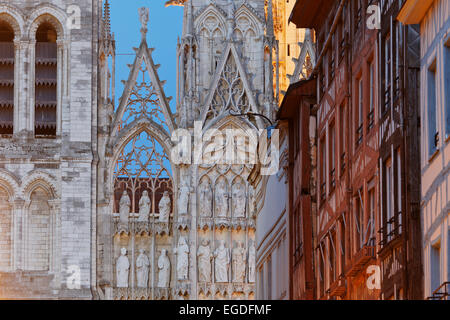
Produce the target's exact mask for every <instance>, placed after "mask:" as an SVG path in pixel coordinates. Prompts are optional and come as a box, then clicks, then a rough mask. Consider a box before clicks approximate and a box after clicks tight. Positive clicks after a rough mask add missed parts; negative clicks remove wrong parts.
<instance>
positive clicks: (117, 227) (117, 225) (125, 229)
mask: <svg viewBox="0 0 450 320" xmlns="http://www.w3.org/2000/svg"><path fill="white" fill-rule="evenodd" d="M113 224H114V233H115V234H121V233H125V234H129V233H130V228H129V224H128V223H126V224H125V223H122V222H120V217H119V214H118V213H114V214H113Z"/></svg>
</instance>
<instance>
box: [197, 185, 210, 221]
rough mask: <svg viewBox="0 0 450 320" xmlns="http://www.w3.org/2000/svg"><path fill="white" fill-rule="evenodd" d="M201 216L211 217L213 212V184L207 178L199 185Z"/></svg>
mask: <svg viewBox="0 0 450 320" xmlns="http://www.w3.org/2000/svg"><path fill="white" fill-rule="evenodd" d="M199 200H200V201H199V206H200V217H203V218H209V217H211V213H212V193H211V186H210V185H209V182H208V181H207V180H203V182H202V183H201V184H200V187H199Z"/></svg>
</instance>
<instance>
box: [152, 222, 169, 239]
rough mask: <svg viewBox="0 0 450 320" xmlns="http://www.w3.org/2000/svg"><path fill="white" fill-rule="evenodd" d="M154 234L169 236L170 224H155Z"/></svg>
mask: <svg viewBox="0 0 450 320" xmlns="http://www.w3.org/2000/svg"><path fill="white" fill-rule="evenodd" d="M154 227H155V234H156V235H159V236H163V235H164V234H166V235H168V236H169V235H170V223H169V222H155V225H154Z"/></svg>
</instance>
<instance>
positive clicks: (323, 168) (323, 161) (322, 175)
mask: <svg viewBox="0 0 450 320" xmlns="http://www.w3.org/2000/svg"><path fill="white" fill-rule="evenodd" d="M326 159H327V158H326V144H325V138H322V139H321V141H320V167H321V170H320V198H321V200H324V199H325V198H326V187H327V181H326V176H327V169H326V165H327V160H326Z"/></svg>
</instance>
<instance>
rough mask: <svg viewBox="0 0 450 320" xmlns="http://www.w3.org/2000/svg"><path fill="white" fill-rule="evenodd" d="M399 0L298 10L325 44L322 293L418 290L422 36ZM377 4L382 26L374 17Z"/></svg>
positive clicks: (351, 295)
mask: <svg viewBox="0 0 450 320" xmlns="http://www.w3.org/2000/svg"><path fill="white" fill-rule="evenodd" d="M401 2H402V1H388V0H383V1H380V2H378V1H373V0H339V1H328V0H321V1H319V0H318V1H306V0H298V1H297V3H296V5H295V7H294V11H293V12H292V15H291V21H292V22H294V23H295V24H296V25H297V27H299V28H311V29H314V31H315V39H316V49H317V54H318V56H317V63H316V65H315V68H314V70H313V76H312V77H311V78H310V79H314V80H315V81H316V84H317V88H316V92H317V100H316V106H315V107H314V108H313V109H312V110H314V111H315V114H316V124H315V125H316V129H315V130H316V133H315V134H316V135H317V138H316V145H317V148H316V149H312V150H310V151H312V152H315V155H314V154H313V156H312V159H317V166H316V168H315V169H316V170H314V172H315V176H313V177H311V181H313V182H314V183H310V187H311V188H315V190H314V191H310V194H312V195H316V197H314V196H312V197H311V199H312V201H313V205H312V206H311V208H312V212H311V216H312V219H313V223H312V225H311V228H312V229H311V232H312V238H313V248H312V250H313V257H314V258H313V268H314V277H315V281H314V282H315V284H314V288H315V293H314V298H315V299H403V298H409V299H414V298H421V293H420V292H421V286H422V276H421V261H422V260H421V248H420V218H419V197H420V193H419V190H420V189H419V188H420V171H419V170H420V169H419V163H420V161H419V158H418V157H419V148H418V147H419V146H418V143H419V139H418V124H419V121H420V120H419V114H418V97H417V95H418V66H419V64H418V60H417V58H418V56H419V55H418V53H419V52H418V48H419V47H418V45H419V43H418V33H417V30H416V28H415V27H414V26H408V27H403V26H402V25H401V24H400V23H399V22H397V21H396V16H397V14H398V11H399V8H400V7H401V5H402V3H401ZM372 5H376V6H378V8H379V9H380V10H381V13H382V14H381V21H380V25H381V29H380V28H377V27H376V26H374V27H370V26H369V25H368V23H367V22H368V21H369V20H370V19H373V11H371V10H368V8H369V6H372ZM372 22H373V21H372ZM303 125H306V124H303ZM309 125H310V124H308V126H309ZM308 128H309V127H308ZM300 131H301V130H300ZM294 134H295V133H294ZM292 139H294V138H291V140H292ZM293 179H294V180H295V179H300V178H298V177H296V176H295V175H294V177H293ZM294 184H295V181H294ZM293 212H295V209H294V211H293ZM295 223H296V222H295V221H294V225H293V228H295ZM298 223H300V224H301V221H299V222H298ZM304 227H305V225H303V229H304ZM294 236H295V233H294V234H293V237H294ZM293 255H294V256H293V258H292V259H294V261H295V252H294V253H293ZM293 272H299V271H295V270H294V271H293ZM301 273H302V272H301V271H300V272H299V274H301ZM305 274H307V271H305V272H304V273H303V274H302V276H301V277H305ZM299 277H300V276H299ZM295 278H296V277H294V282H295ZM412 283H417V285H416V288H414V286H412ZM294 286H295V283H294ZM295 290H296V289H294V291H295ZM293 297H299V298H302V296H301V295H298V296H296V295H295V294H294V295H293Z"/></svg>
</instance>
